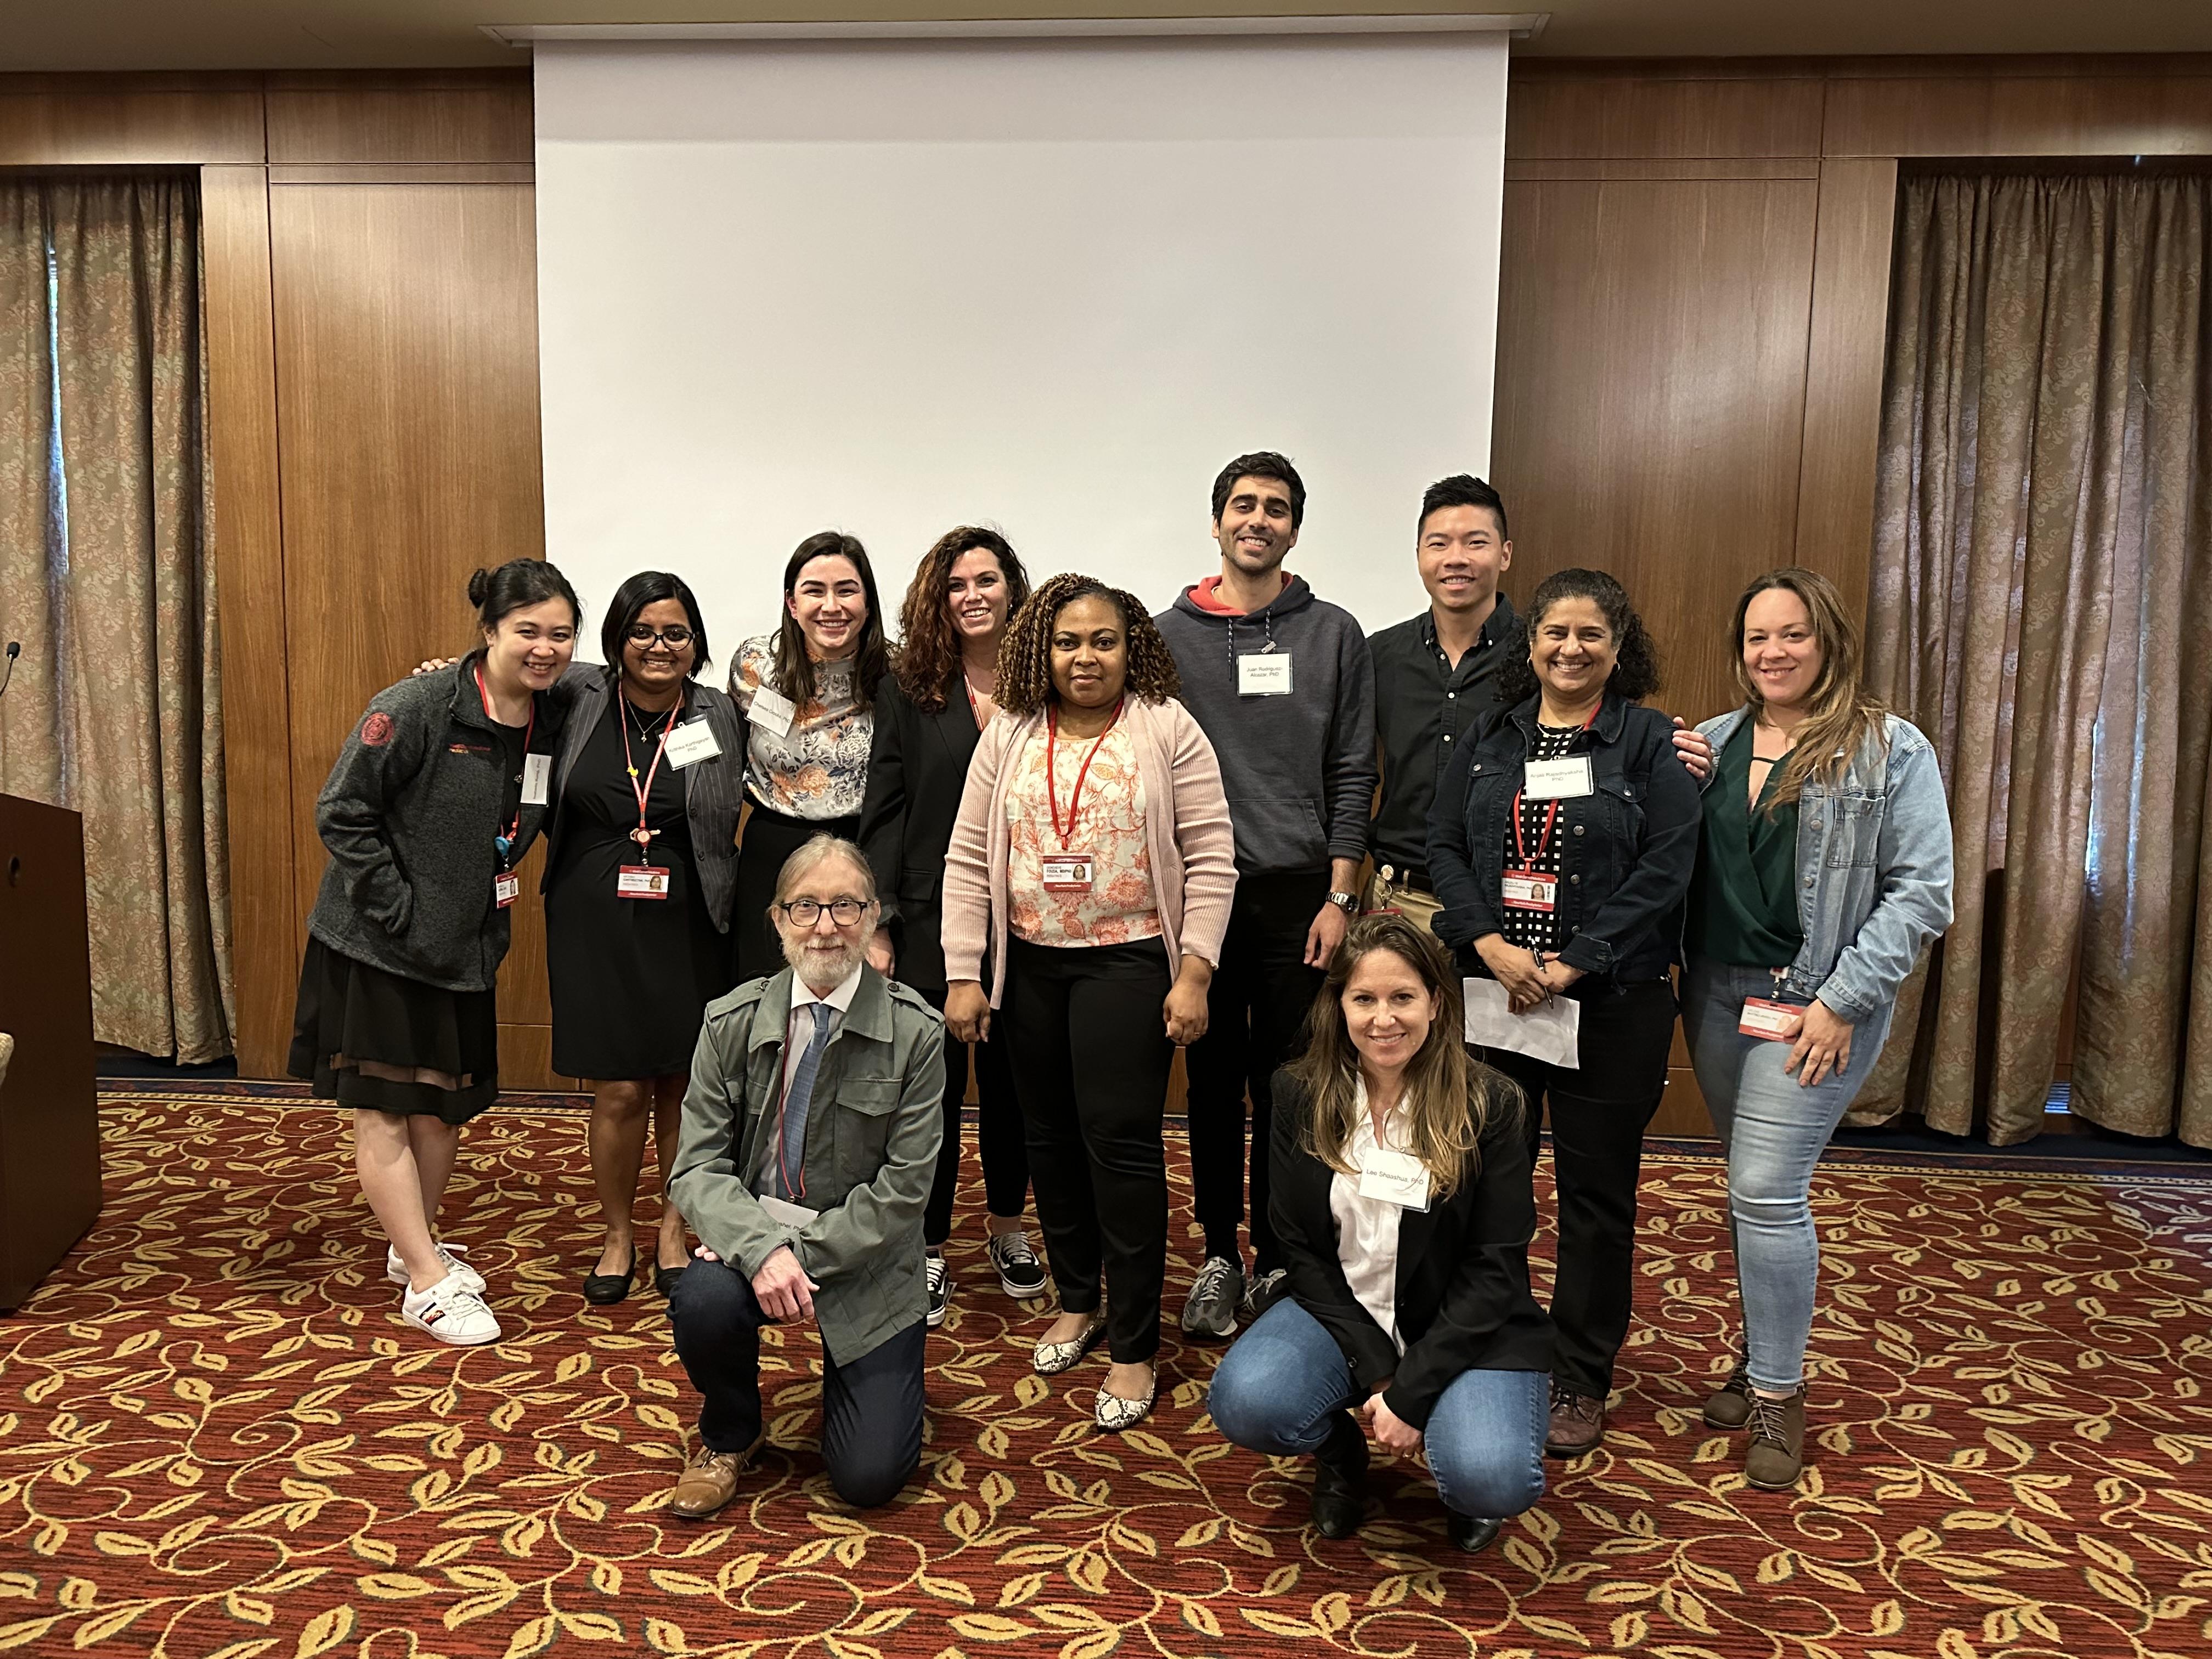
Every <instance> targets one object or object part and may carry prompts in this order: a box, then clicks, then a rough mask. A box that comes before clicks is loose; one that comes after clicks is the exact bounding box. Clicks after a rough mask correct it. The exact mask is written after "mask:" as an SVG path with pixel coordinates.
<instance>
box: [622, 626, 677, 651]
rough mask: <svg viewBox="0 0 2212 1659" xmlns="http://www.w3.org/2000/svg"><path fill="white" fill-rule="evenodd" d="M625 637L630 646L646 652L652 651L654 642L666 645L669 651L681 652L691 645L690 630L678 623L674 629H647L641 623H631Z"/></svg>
mask: <svg viewBox="0 0 2212 1659" xmlns="http://www.w3.org/2000/svg"><path fill="white" fill-rule="evenodd" d="M627 637H628V639H629V642H630V643H631V644H632V645H635V646H639V647H642V648H644V649H645V650H647V651H650V650H652V649H653V641H655V640H659V641H661V642H662V643H663V644H665V645H666V646H667V647H668V648H669V649H670V650H671V651H681V650H682V649H683V648H684V647H685V646H687V645H689V644H690V643H691V630H690V629H688V628H685V627H684V626H682V625H681V624H680V623H679V624H678V626H676V627H674V628H648V627H647V626H646V625H645V624H644V623H631V624H630V627H629V635H627Z"/></svg>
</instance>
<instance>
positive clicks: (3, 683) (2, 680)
mask: <svg viewBox="0 0 2212 1659" xmlns="http://www.w3.org/2000/svg"><path fill="white" fill-rule="evenodd" d="M22 654H23V642H22V641H21V640H10V641H8V667H7V671H5V672H4V673H0V697H4V696H7V695H8V683H9V681H10V680H12V679H14V678H15V659H16V658H18V657H20V656H21V655H22Z"/></svg>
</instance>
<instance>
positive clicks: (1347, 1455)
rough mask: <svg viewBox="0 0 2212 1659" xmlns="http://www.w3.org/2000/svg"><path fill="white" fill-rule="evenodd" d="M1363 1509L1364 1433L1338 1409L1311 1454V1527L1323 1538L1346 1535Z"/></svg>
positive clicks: (1353, 1530)
mask: <svg viewBox="0 0 2212 1659" xmlns="http://www.w3.org/2000/svg"><path fill="white" fill-rule="evenodd" d="M1366 1513H1367V1437H1366V1436H1365V1435H1364V1434H1362V1433H1361V1432H1360V1431H1359V1424H1358V1420H1357V1419H1355V1418H1353V1416H1352V1413H1350V1412H1339V1413H1337V1414H1336V1415H1335V1417H1334V1418H1333V1419H1330V1422H1329V1425H1328V1439H1326V1440H1324V1441H1322V1443H1321V1449H1320V1450H1318V1451H1316V1453H1315V1454H1314V1489H1313V1523H1314V1529H1315V1530H1316V1531H1317V1532H1319V1533H1320V1534H1321V1535H1322V1537H1324V1538H1349V1537H1351V1536H1352V1534H1354V1533H1356V1532H1358V1530H1359V1523H1360V1522H1361V1521H1362V1520H1363V1519H1364V1518H1365V1516H1366Z"/></svg>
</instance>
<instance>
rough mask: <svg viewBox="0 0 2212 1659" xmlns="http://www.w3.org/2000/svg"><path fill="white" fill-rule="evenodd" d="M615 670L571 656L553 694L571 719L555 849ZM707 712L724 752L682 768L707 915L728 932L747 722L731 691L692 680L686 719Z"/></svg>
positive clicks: (559, 781)
mask: <svg viewBox="0 0 2212 1659" xmlns="http://www.w3.org/2000/svg"><path fill="white" fill-rule="evenodd" d="M613 683H614V675H613V673H612V672H611V671H610V670H608V669H607V668H605V667H603V666H602V665H599V664H598V663H571V664H570V665H568V672H567V673H565V674H563V675H562V677H561V681H560V684H558V685H556V687H555V688H554V695H555V696H556V697H557V698H558V699H560V700H561V701H562V702H564V703H565V705H566V707H567V709H568V726H567V728H566V731H565V733H564V735H563V737H562V743H561V753H560V759H559V760H558V761H557V762H556V764H555V766H554V768H553V794H552V799H553V807H554V810H553V817H552V822H551V823H550V825H549V826H548V828H547V829H546V836H547V838H548V839H549V840H550V841H551V842H554V843H555V844H556V848H557V845H558V843H559V842H560V839H561V812H560V803H561V793H562V790H563V789H564V788H566V787H568V773H569V770H570V769H571V768H573V767H574V765H575V763H576V757H578V756H579V755H580V754H582V753H583V752H584V744H586V742H587V741H589V740H590V738H591V735H592V732H594V731H595V730H597V729H598V727H599V722H600V721H601V720H605V718H606V715H607V699H608V697H609V696H611V695H612V693H611V687H612V685H613ZM702 715H703V716H705V718H706V721H707V725H708V727H709V728H710V729H711V730H712V731H713V732H714V741H715V742H716V743H717V744H720V746H721V750H722V752H721V753H720V754H719V755H716V756H714V757H713V758H712V759H711V760H702V761H694V762H692V763H691V764H690V765H689V766H687V767H685V768H684V769H683V770H682V771H680V772H678V774H677V776H678V777H679V778H681V779H683V780H684V818H685V820H686V822H687V823H689V824H690V829H691V861H692V863H693V864H695V865H696V866H698V870H699V896H700V897H701V898H702V900H703V901H704V902H705V903H706V906H707V914H708V916H709V917H711V918H712V919H713V921H714V926H715V927H718V928H720V930H721V931H722V932H723V933H728V932H729V931H730V907H731V904H732V902H733V901H734V900H735V899H736V897H737V892H738V811H739V809H740V808H741V807H742V806H743V805H744V785H745V725H744V717H743V716H741V715H740V714H738V706H737V704H736V703H734V702H732V701H731V700H730V696H729V694H728V693H727V692H726V691H717V690H715V689H714V687H713V686H711V685H702V684H700V683H699V682H698V681H696V680H693V681H692V682H690V684H687V685H686V686H685V687H684V714H683V718H684V719H685V720H693V719H696V718H698V717H699V716H702ZM555 863H556V859H555V857H553V856H548V857H547V859H546V860H545V878H544V883H543V884H541V886H542V887H543V886H550V885H551V884H552V881H553V866H554V865H555Z"/></svg>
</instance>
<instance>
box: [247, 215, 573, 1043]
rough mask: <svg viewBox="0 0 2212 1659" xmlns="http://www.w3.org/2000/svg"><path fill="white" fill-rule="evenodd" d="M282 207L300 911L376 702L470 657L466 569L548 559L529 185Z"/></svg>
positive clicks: (283, 397) (512, 986)
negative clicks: (461, 656) (343, 757)
mask: <svg viewBox="0 0 2212 1659" xmlns="http://www.w3.org/2000/svg"><path fill="white" fill-rule="evenodd" d="M270 241H271V252H272V268H273V271H274V285H275V294H276V378H277V389H278V399H279V407H280V409H281V410H282V413H283V489H284V576H285V584H284V591H285V601H286V608H287V611H288V614H289V625H290V629H291V633H292V639H293V642H294V644H293V651H292V658H293V663H294V668H293V675H292V684H291V708H292V722H291V726H292V746H293V771H294V776H295V790H294V801H293V835H294V842H295V847H296V848H297V849H298V851H297V860H298V867H299V872H300V880H299V890H298V893H297V895H296V897H295V903H296V905H297V906H298V908H299V909H300V911H301V915H302V916H304V915H305V911H306V909H307V907H308V906H310V905H311V904H312V902H313V891H314V882H315V880H316V878H318V877H319V873H320V871H321V869H322V865H323V854H322V848H321V846H320V843H319V842H318V841H317V840H316V838H315V833H314V797H315V793H316V791H317V790H318V789H319V787H320V785H321V783H322V781H323V779H324V777H325V775H326V774H327V773H328V771H329V769H330V765H331V761H332V760H333V758H335V757H336V756H337V750H338V748H339V745H340V744H342V743H343V740H344V738H345V736H346V733H347V732H349V730H350V729H351V726H352V722H353V721H354V720H355V719H356V717H357V716H358V714H359V713H360V711H361V708H362V706H363V704H365V703H366V702H368V699H369V697H370V696H373V695H374V693H375V692H376V691H377V690H379V689H380V687H382V686H385V685H386V684H391V683H392V681H394V680H397V679H398V678H401V677H402V676H403V675H404V674H405V673H406V672H407V671H408V670H409V669H410V668H411V667H412V666H413V665H415V664H416V662H417V661H419V660H421V659H422V658H423V657H424V656H426V655H432V654H444V653H451V652H453V651H456V650H459V649H462V648H465V647H466V646H467V645H469V644H470V643H471V639H472V630H471V618H470V616H469V612H468V607H467V604H466V601H465V599H464V597H463V590H464V588H465V585H466V582H467V580H468V574H469V572H470V571H471V570H473V569H474V568H477V566H478V565H495V564H498V563H499V562H501V561H503V560H506V559H508V558H513V557H516V556H526V555H527V556H536V555H538V554H540V553H542V552H543V550H544V509H543V503H542V501H541V497H540V489H539V474H538V337H537V283H536V264H535V232H534V225H533V220H532V197H531V191H530V190H529V188H528V187H526V186H521V185H275V186H272V187H271V188H270ZM525 894H526V897H525V899H524V901H523V902H522V905H521V906H520V908H519V909H518V913H517V927H516V933H517V936H518V941H519V942H520V945H521V949H520V951H519V957H520V961H519V962H518V963H517V966H516V969H515V971H514V972H512V973H510V974H508V975H503V976H502V980H503V989H504V991H505V993H506V997H505V1000H506V1002H507V1004H508V1005H510V1006H513V1008H514V1009H515V1010H516V1012H517V1013H518V1014H519V1015H520V1016H521V1018H519V1019H518V1021H517V1023H518V1024H524V1025H526V1024H532V1020H531V1018H530V1016H532V1015H536V1016H537V1017H538V1018H539V1019H543V1018H545V1016H544V1012H543V1009H544V990H543V980H544V967H543V962H544V951H543V945H542V943H538V942H536V941H538V940H541V939H542V933H541V932H540V931H538V930H539V929H540V928H542V922H541V921H539V919H538V916H537V914H536V913H537V911H538V898H537V892H536V885H535V883H534V881H532V882H529V883H526V885H525ZM533 972H534V975H535V978H534V980H532V977H531V975H532V973H533ZM511 1080H512V1081H513V1083H514V1084H515V1085H516V1086H518V1087H540V1086H546V1085H549V1084H550V1077H549V1076H543V1075H541V1076H517V1077H515V1078H513V1079H511Z"/></svg>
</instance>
